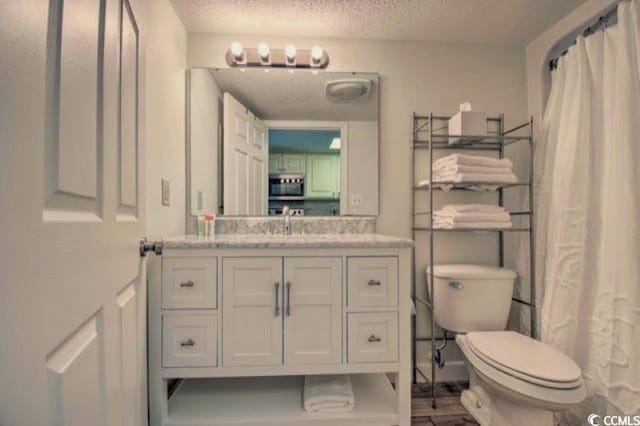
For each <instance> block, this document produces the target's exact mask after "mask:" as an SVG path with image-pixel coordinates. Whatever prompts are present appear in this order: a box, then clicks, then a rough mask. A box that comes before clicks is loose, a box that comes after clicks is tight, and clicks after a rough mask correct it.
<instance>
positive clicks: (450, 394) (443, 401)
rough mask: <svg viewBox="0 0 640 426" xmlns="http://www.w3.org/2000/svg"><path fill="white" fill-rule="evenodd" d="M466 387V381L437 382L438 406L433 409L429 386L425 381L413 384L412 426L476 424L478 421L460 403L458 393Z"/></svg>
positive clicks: (461, 425) (462, 425)
mask: <svg viewBox="0 0 640 426" xmlns="http://www.w3.org/2000/svg"><path fill="white" fill-rule="evenodd" d="M466 387H467V384H466V383H455V382H454V383H439V384H438V386H437V388H436V395H437V397H438V408H437V409H435V410H434V409H433V408H431V386H430V385H429V384H426V383H418V384H417V385H413V390H412V401H411V416H412V421H411V424H412V426H430V425H448V426H458V425H460V426H465V425H477V424H478V423H477V422H476V421H475V420H474V419H473V417H471V415H469V413H467V410H465V408H464V407H463V406H462V404H460V394H461V393H462V391H463V390H464V389H466Z"/></svg>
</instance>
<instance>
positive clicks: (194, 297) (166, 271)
mask: <svg viewBox="0 0 640 426" xmlns="http://www.w3.org/2000/svg"><path fill="white" fill-rule="evenodd" d="M217 269H218V268H217V258H215V257H196V258H191V257H190V258H184V257H181V258H163V259H162V308H163V309H215V308H216V306H217V302H218V301H217V285H216V284H217V278H218V275H217Z"/></svg>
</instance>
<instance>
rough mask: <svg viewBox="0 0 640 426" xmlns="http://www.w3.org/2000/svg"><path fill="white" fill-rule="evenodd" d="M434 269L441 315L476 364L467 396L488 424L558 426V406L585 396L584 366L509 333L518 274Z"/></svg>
mask: <svg viewBox="0 0 640 426" xmlns="http://www.w3.org/2000/svg"><path fill="white" fill-rule="evenodd" d="M433 273H434V286H433V287H434V288H433V292H434V294H433V299H434V305H435V309H434V319H435V321H436V323H437V324H438V325H439V326H440V327H442V328H444V329H446V330H448V331H452V332H455V333H458V334H457V336H456V343H457V344H458V346H459V347H460V349H461V350H462V352H463V353H464V356H465V360H466V365H467V368H468V370H469V390H465V391H464V392H463V393H462V396H461V398H460V399H461V402H462V405H464V407H465V408H466V409H467V410H468V411H469V413H470V414H471V415H472V416H473V417H474V418H475V419H476V420H477V421H478V422H479V423H480V424H481V425H483V426H484V425H492V426H503V425H519V426H520V425H523V426H528V425H531V426H533V425H536V426H544V425H549V426H551V425H553V424H554V422H553V412H554V411H563V410H566V409H567V408H569V407H571V406H572V405H575V404H578V403H579V402H581V401H582V400H583V399H584V398H585V396H586V390H585V387H584V384H583V382H582V374H581V371H580V368H579V367H578V365H577V364H576V363H575V362H574V361H573V360H572V359H571V358H569V357H568V356H566V355H565V354H564V353H562V352H560V351H558V350H556V349H554V348H552V347H550V346H548V345H545V344H544V343H541V342H539V341H537V340H534V339H531V338H530V337H527V336H524V335H522V334H519V333H515V332H513V331H505V328H506V325H507V319H508V316H509V309H510V306H511V297H512V292H513V285H514V281H515V278H516V274H515V272H513V271H510V270H508V269H504V268H497V267H491V266H479V265H436V266H435V267H434V271H433ZM427 277H429V270H427Z"/></svg>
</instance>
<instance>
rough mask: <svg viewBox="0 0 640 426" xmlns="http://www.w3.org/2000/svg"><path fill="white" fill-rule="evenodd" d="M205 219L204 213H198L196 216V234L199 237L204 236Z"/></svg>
mask: <svg viewBox="0 0 640 426" xmlns="http://www.w3.org/2000/svg"><path fill="white" fill-rule="evenodd" d="M204 228H205V220H204V215H198V217H197V218H196V235H197V236H198V237H204V236H205V233H204Z"/></svg>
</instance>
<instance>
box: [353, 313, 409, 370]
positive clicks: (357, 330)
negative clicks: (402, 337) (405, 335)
mask: <svg viewBox="0 0 640 426" xmlns="http://www.w3.org/2000/svg"><path fill="white" fill-rule="evenodd" d="M347 321H348V327H349V330H348V331H349V338H348V347H347V357H348V360H349V362H350V363H363V362H396V361H398V313H397V312H376V313H350V314H349V315H348V317H347Z"/></svg>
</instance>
